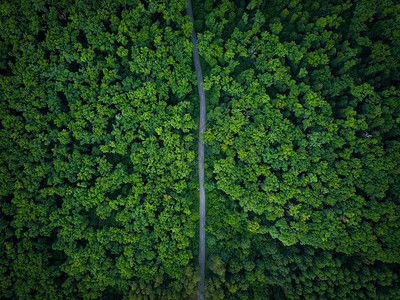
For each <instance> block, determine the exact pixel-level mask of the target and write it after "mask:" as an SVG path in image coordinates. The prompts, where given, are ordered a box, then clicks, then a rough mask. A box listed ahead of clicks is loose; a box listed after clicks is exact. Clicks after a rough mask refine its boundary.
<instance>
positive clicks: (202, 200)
mask: <svg viewBox="0 0 400 300" xmlns="http://www.w3.org/2000/svg"><path fill="white" fill-rule="evenodd" d="M187 5H188V8H187V12H188V15H189V16H190V18H191V20H192V23H193V31H192V44H193V60H194V66H195V69H196V75H197V87H198V89H199V96H200V128H199V156H198V160H199V189H200V235H199V237H200V241H199V242H200V243H199V266H200V282H199V297H198V299H199V300H203V299H204V269H205V256H206V247H205V242H206V238H205V236H206V235H205V231H204V226H205V224H206V193H205V191H204V144H203V138H202V137H201V135H202V134H203V133H204V131H205V130H206V96H205V94H204V88H203V73H202V72H201V65H200V57H199V50H198V49H197V42H196V31H195V29H194V18H193V11H192V3H191V1H190V0H187Z"/></svg>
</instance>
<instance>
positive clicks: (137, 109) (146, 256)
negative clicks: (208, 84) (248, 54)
mask: <svg viewBox="0 0 400 300" xmlns="http://www.w3.org/2000/svg"><path fill="white" fill-rule="evenodd" d="M39 3H40V5H39ZM0 11H1V15H0V16H1V19H0V20H1V22H0V32H1V33H0V35H1V39H0V43H1V45H0V49H1V58H2V60H1V65H0V72H1V79H0V86H1V89H0V93H1V94H0V98H1V99H2V100H1V104H0V105H1V109H0V110H1V112H0V113H1V127H0V136H1V154H0V157H1V159H0V161H1V167H0V168H1V169H0V172H1V176H0V184H1V187H0V193H1V195H0V196H1V198H2V201H1V204H0V207H1V211H2V214H1V218H0V224H1V227H0V231H1V235H0V236H1V248H2V249H1V257H0V270H1V271H0V272H1V273H0V277H1V280H0V295H1V297H2V298H7V299H8V298H13V299H15V298H18V299H31V298H35V299H72V298H76V299H95V298H102V299H119V298H128V297H130V298H132V299H145V298H146V297H153V298H154V297H158V298H162V299H182V298H185V297H187V296H188V295H192V294H193V293H195V289H196V283H197V281H198V280H199V279H198V274H197V266H195V265H194V263H193V261H194V254H195V252H196V242H197V239H195V232H197V230H196V229H197V223H196V221H197V216H196V215H195V214H194V213H193V211H194V206H193V205H194V202H193V201H194V199H195V193H196V186H197V183H196V179H197V178H196V176H195V174H196V172H195V170H196V169H195V168H196V161H195V156H196V155H195V149H196V148H195V146H196V144H194V143H193V139H194V136H195V133H196V125H195V122H194V119H193V117H192V116H193V115H194V109H195V105H194V104H193V101H192V94H193V93H194V92H195V90H194V89H193V87H194V85H193V82H194V78H195V77H194V73H193V70H192V68H191V63H192V58H191V45H190V34H191V28H192V25H191V23H190V21H189V18H188V17H187V16H186V6H185V2H184V1H167V2H165V1H156V2H154V1H150V2H142V3H140V2H139V1H134V3H132V4H131V5H128V4H126V3H125V1H105V2H101V3H100V2H90V1H62V2H60V1H56V2H54V1H42V2H37V1H23V2H19V1H11V2H3V3H2V4H1V9H0Z"/></svg>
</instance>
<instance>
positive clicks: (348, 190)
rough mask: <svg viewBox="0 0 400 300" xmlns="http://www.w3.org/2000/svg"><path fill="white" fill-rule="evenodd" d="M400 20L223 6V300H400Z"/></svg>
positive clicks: (208, 81)
mask: <svg viewBox="0 0 400 300" xmlns="http://www.w3.org/2000/svg"><path fill="white" fill-rule="evenodd" d="M399 9H400V7H399V6H398V5H396V3H395V2H393V1H346V2H343V1H333V2H332V1H317V2H316V1H272V2H268V1H251V2H249V3H245V2H244V1H213V7H212V8H210V9H209V10H208V11H209V12H207V20H210V19H212V20H215V21H214V22H212V23H211V22H207V21H205V22H204V24H203V28H202V31H200V33H199V34H198V45H199V51H200V55H201V56H202V58H203V59H204V65H205V75H204V78H205V87H206V89H207V93H208V95H209V96H208V99H210V101H209V105H208V107H207V114H208V124H207V131H206V133H205V135H204V137H205V141H206V149H207V150H206V152H207V154H208V156H207V157H206V159H205V160H206V161H207V162H208V164H207V167H208V169H207V170H206V174H209V177H208V178H207V179H208V182H207V184H206V185H207V189H208V194H207V195H208V201H209V202H210V203H209V209H208V221H207V222H208V225H207V228H208V230H209V231H208V235H207V242H208V253H209V257H208V259H210V258H213V257H214V255H215V254H218V255H219V256H220V257H221V259H222V262H221V263H219V264H217V265H218V266H222V265H224V266H226V270H227V271H226V272H218V271H216V267H215V263H214V264H211V265H210V266H209V268H210V270H211V271H212V273H211V272H210V276H211V278H209V281H208V291H209V297H210V298H215V299H222V298H227V299H269V298H272V299H282V298H287V299H296V298H310V299H321V298H357V299H364V298H374V299H375V298H377V299H387V298H398V297H400V296H399V289H398V288H396V284H398V271H396V269H398V266H399V265H398V264H399V263H400V255H399V252H398V250H397V249H399V247H400V235H399V234H400V231H399V228H398V223H399V212H400V210H399V209H400V206H399V205H400V203H399V197H398V193H399V190H400V185H399V180H398V178H399V170H400V165H399V158H400V157H399V153H400V147H399V146H400V144H399V143H398V142H397V140H398V139H399V137H400V131H399V122H398V119H399V114H400V110H399V107H400V106H399V105H398V101H397V102H396V100H394V99H395V97H396V95H399V79H400V78H399V66H400V63H399V59H400V55H399V49H400V48H399V45H398V41H399V40H398V36H399V33H400V27H399V24H398V22H397V21H396V20H397V18H398V17H397V16H398V15H399V13H400V11H399ZM231 14H234V16H233V17H232V16H231ZM200 15H202V14H201V13H200ZM199 23H200V21H199ZM228 212H229V213H228ZM222 215H224V216H226V217H224V218H221V217H220V216H222ZM310 251H313V253H309V252H310ZM333 257H334V258H335V259H337V265H332V266H331V265H330V262H331V261H332V259H333ZM214 260H215V258H214V259H213V261H214ZM307 266H309V267H307ZM217 269H219V268H217ZM361 269H362V270H365V272H364V271H363V272H360V270H361ZM340 272H342V273H340ZM339 273H340V274H343V275H340V276H342V277H340V276H337V274H339ZM311 274H314V275H311ZM333 274H335V275H333ZM378 274H380V275H378ZM383 274H385V275H383ZM212 276H213V277H212ZM346 276H347V277H348V276H351V278H350V279H349V278H344V277H346ZM380 276H382V277H380ZM385 276H387V278H392V279H393V280H394V281H391V280H389V281H386V280H383V279H381V278H383V277H385ZM317 278H319V279H317ZM214 295H215V296H214Z"/></svg>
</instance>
